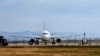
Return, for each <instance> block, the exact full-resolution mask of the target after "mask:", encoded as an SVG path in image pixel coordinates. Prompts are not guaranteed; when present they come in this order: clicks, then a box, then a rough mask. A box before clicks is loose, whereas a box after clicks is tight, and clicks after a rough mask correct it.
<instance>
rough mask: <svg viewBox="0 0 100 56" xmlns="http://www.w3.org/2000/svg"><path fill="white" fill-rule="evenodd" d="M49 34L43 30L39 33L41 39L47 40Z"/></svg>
mask: <svg viewBox="0 0 100 56" xmlns="http://www.w3.org/2000/svg"><path fill="white" fill-rule="evenodd" d="M50 37H51V34H50V32H49V31H43V32H42V34H41V39H42V41H48V40H50Z"/></svg>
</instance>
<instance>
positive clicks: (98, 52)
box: [0, 46, 100, 56]
mask: <svg viewBox="0 0 100 56" xmlns="http://www.w3.org/2000/svg"><path fill="white" fill-rule="evenodd" d="M0 56H100V48H99V47H45V46H44V47H24V48H23V47H21V48H19V47H17V48H16V47H6V48H5V47H1V48H0Z"/></svg>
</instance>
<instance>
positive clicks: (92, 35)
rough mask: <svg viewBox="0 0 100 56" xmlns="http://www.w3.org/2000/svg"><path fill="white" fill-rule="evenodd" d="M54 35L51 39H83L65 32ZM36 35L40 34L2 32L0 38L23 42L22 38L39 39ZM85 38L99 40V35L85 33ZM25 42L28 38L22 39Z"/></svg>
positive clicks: (31, 32)
mask: <svg viewBox="0 0 100 56" xmlns="http://www.w3.org/2000/svg"><path fill="white" fill-rule="evenodd" d="M52 33H54V35H53V37H61V38H62V37H64V38H62V39H68V36H73V37H69V39H75V37H74V35H81V36H78V37H77V39H82V37H83V33H73V32H67V33H62V32H52ZM36 34H41V32H35V31H34V32H33V31H23V32H12V33H9V32H3V31H0V35H1V36H4V37H5V38H6V39H9V40H15V39H17V40H23V37H35V36H38V37H40V36H39V35H36ZM11 36H21V37H11ZM86 37H87V38H88V39H89V38H91V39H96V38H97V37H98V38H100V34H99V33H87V34H86ZM24 39H26V40H29V39H30V38H24Z"/></svg>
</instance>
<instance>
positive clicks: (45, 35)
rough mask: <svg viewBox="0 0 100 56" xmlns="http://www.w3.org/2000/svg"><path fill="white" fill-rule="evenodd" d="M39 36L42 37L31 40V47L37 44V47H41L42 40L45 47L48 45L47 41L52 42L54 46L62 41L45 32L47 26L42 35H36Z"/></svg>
mask: <svg viewBox="0 0 100 56" xmlns="http://www.w3.org/2000/svg"><path fill="white" fill-rule="evenodd" d="M36 35H39V36H40V37H33V38H32V39H30V41H29V45H32V44H33V43H35V44H36V45H39V40H42V41H43V42H44V43H45V45H47V41H51V40H52V45H55V43H56V42H58V43H60V42H61V39H60V37H52V36H51V35H54V34H51V33H50V32H49V31H47V30H45V24H44V31H43V32H42V33H41V34H36Z"/></svg>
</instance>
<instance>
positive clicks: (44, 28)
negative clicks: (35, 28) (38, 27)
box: [43, 22, 46, 30]
mask: <svg viewBox="0 0 100 56" xmlns="http://www.w3.org/2000/svg"><path fill="white" fill-rule="evenodd" d="M43 30H46V27H45V22H44V23H43Z"/></svg>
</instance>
